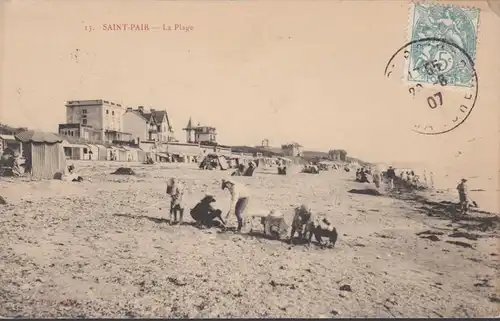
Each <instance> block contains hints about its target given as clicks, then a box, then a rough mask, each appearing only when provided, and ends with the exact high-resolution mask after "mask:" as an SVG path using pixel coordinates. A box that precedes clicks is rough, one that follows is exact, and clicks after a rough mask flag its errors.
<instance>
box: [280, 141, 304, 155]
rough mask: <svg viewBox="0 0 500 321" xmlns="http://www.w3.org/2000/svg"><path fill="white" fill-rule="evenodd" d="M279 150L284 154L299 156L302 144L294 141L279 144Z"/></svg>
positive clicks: (301, 153) (301, 152)
mask: <svg viewBox="0 0 500 321" xmlns="http://www.w3.org/2000/svg"><path fill="white" fill-rule="evenodd" d="M281 150H282V153H283V155H284V156H289V157H300V156H302V155H303V146H302V145H300V144H299V143H295V142H294V143H289V144H284V145H281Z"/></svg>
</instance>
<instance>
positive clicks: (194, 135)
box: [183, 117, 217, 145]
mask: <svg viewBox="0 0 500 321" xmlns="http://www.w3.org/2000/svg"><path fill="white" fill-rule="evenodd" d="M183 130H185V131H186V142H187V143H194V144H209V145H215V144H217V129H216V128H215V127H211V126H202V125H200V124H199V123H198V126H193V125H192V120H191V117H189V121H188V124H187V126H186V128H183Z"/></svg>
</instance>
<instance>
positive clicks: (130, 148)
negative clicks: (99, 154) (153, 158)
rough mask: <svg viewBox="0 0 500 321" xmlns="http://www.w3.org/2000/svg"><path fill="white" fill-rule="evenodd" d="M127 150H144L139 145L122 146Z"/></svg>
mask: <svg viewBox="0 0 500 321" xmlns="http://www.w3.org/2000/svg"><path fill="white" fill-rule="evenodd" d="M122 147H123V148H124V149H125V150H129V151H138V150H142V149H140V148H138V147H132V146H126V145H125V146H122Z"/></svg>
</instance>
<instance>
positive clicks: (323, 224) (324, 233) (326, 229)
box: [309, 218, 338, 247]
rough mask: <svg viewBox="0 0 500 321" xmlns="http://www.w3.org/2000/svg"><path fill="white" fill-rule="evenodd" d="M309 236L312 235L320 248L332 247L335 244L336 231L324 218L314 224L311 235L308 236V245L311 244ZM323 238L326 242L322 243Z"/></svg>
mask: <svg viewBox="0 0 500 321" xmlns="http://www.w3.org/2000/svg"><path fill="white" fill-rule="evenodd" d="M311 234H314V237H315V238H316V241H317V242H318V243H319V245H320V246H322V247H334V246H335V243H337V238H338V233H337V229H336V228H335V227H334V226H333V225H332V224H331V223H330V222H329V221H328V220H327V219H326V218H324V219H322V220H321V221H320V222H319V223H317V224H315V226H314V228H313V233H310V234H309V244H310V243H311V236H312V235H311ZM323 237H325V238H326V242H323Z"/></svg>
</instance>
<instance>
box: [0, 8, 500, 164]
mask: <svg viewBox="0 0 500 321" xmlns="http://www.w3.org/2000/svg"><path fill="white" fill-rule="evenodd" d="M463 2H464V1H461V2H460V3H462V4H463ZM471 3H473V5H474V6H475V7H478V8H480V9H481V14H480V29H479V32H478V33H479V35H478V47H477V48H478V49H477V57H476V70H477V74H478V77H479V79H480V87H479V96H478V100H477V103H476V106H475V107H474V111H473V112H472V113H471V115H470V117H469V118H468V119H467V121H465V122H464V123H463V124H462V125H461V126H460V127H458V128H457V129H455V130H454V131H452V132H450V133H447V134H443V135H435V136H427V135H421V134H416V133H414V132H412V131H411V125H410V123H411V120H412V119H411V117H412V115H413V114H412V113H411V110H410V109H408V108H407V107H406V106H407V105H408V104H410V103H412V102H408V95H407V92H406V91H407V88H404V84H401V83H400V84H395V82H394V81H392V82H391V81H387V80H386V78H385V76H384V68H385V66H386V64H387V63H388V61H389V59H390V57H391V56H392V55H393V54H394V52H396V50H397V49H399V48H400V47H401V46H402V45H403V44H404V43H406V42H407V41H408V32H409V30H410V29H411V26H410V25H409V21H410V19H409V16H410V14H409V12H410V5H409V1H404V0H402V1H397V0H388V1H382V0H379V1H310V2H306V1H238V2H236V1H182V2H180V1H175V2H173V1H121V2H120V3H118V2H116V1H85V2H84V1H78V0H77V1H64V2H63V1H41V0H37V1H13V0H12V1H5V2H4V7H3V10H2V14H3V16H2V21H3V28H2V29H3V34H2V37H3V39H2V41H3V51H2V55H3V59H2V60H1V61H2V65H1V68H2V74H1V75H2V80H1V81H2V82H1V92H0V93H1V105H0V122H2V123H7V124H12V125H19V126H27V127H30V128H36V129H40V130H45V131H52V132H56V131H57V126H58V124H59V123H64V121H65V107H64V104H65V101H67V100H84V99H105V100H111V101H115V102H119V103H122V104H124V105H125V106H130V107H136V106H138V105H143V106H145V107H146V108H149V107H152V108H155V109H166V110H167V111H168V113H169V118H170V121H171V123H172V125H173V128H174V130H175V132H176V136H177V138H178V139H179V140H181V141H184V139H185V133H184V132H183V131H182V128H183V127H184V126H185V125H186V124H187V122H188V119H189V117H192V119H193V122H194V123H196V124H197V123H201V124H205V125H211V126H214V127H216V128H217V131H218V140H219V143H221V144H232V145H258V144H260V142H261V141H262V140H263V139H269V140H270V144H271V145H275V146H279V145H281V144H283V143H287V142H292V141H296V142H299V143H300V144H302V145H304V146H305V149H309V150H322V151H328V150H329V149H333V148H342V149H345V150H347V151H348V154H350V155H354V156H357V157H360V158H362V159H365V160H369V161H370V160H372V161H387V162H392V161H424V162H447V161H450V160H452V159H456V158H457V156H456V155H457V154H458V153H459V152H460V151H462V153H461V155H462V156H460V157H462V158H463V157H469V158H468V161H465V163H467V164H469V165H468V166H476V165H477V159H481V161H482V162H483V163H482V164H483V165H484V164H486V165H484V166H489V167H491V168H492V169H493V170H494V169H495V168H496V169H498V159H499V157H500V154H499V153H500V147H499V138H500V136H499V128H500V126H499V125H500V108H499V107H500V90H498V89H499V88H500V84H499V79H500V61H499V60H498V57H499V56H500V43H499V42H498V39H497V36H498V34H500V17H498V16H496V15H495V14H494V13H492V12H491V10H489V8H488V5H487V4H486V2H482V1H473V2H471ZM376 13H380V14H376ZM382 13H383V14H382ZM119 23H128V24H132V23H133V24H148V25H149V26H150V28H151V27H153V26H157V27H159V29H156V30H150V31H104V30H103V29H102V25H103V24H119ZM163 24H165V25H174V24H181V25H183V26H185V27H188V28H189V26H192V30H191V31H189V32H186V31H163V30H162V26H163ZM86 26H87V30H85V29H86V28H85V27H86ZM89 27H92V31H91V32H89V31H88V30H89ZM492 57H495V59H492ZM449 90H450V91H451V90H452V89H449ZM450 95H452V94H450ZM446 97H448V96H446ZM471 140H472V141H471ZM471 144H474V146H472V147H471ZM463 151H467V152H463ZM464 155H465V156H464ZM467 155H468V156H467ZM462 163H463V162H462ZM475 164H476V165H475Z"/></svg>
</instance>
